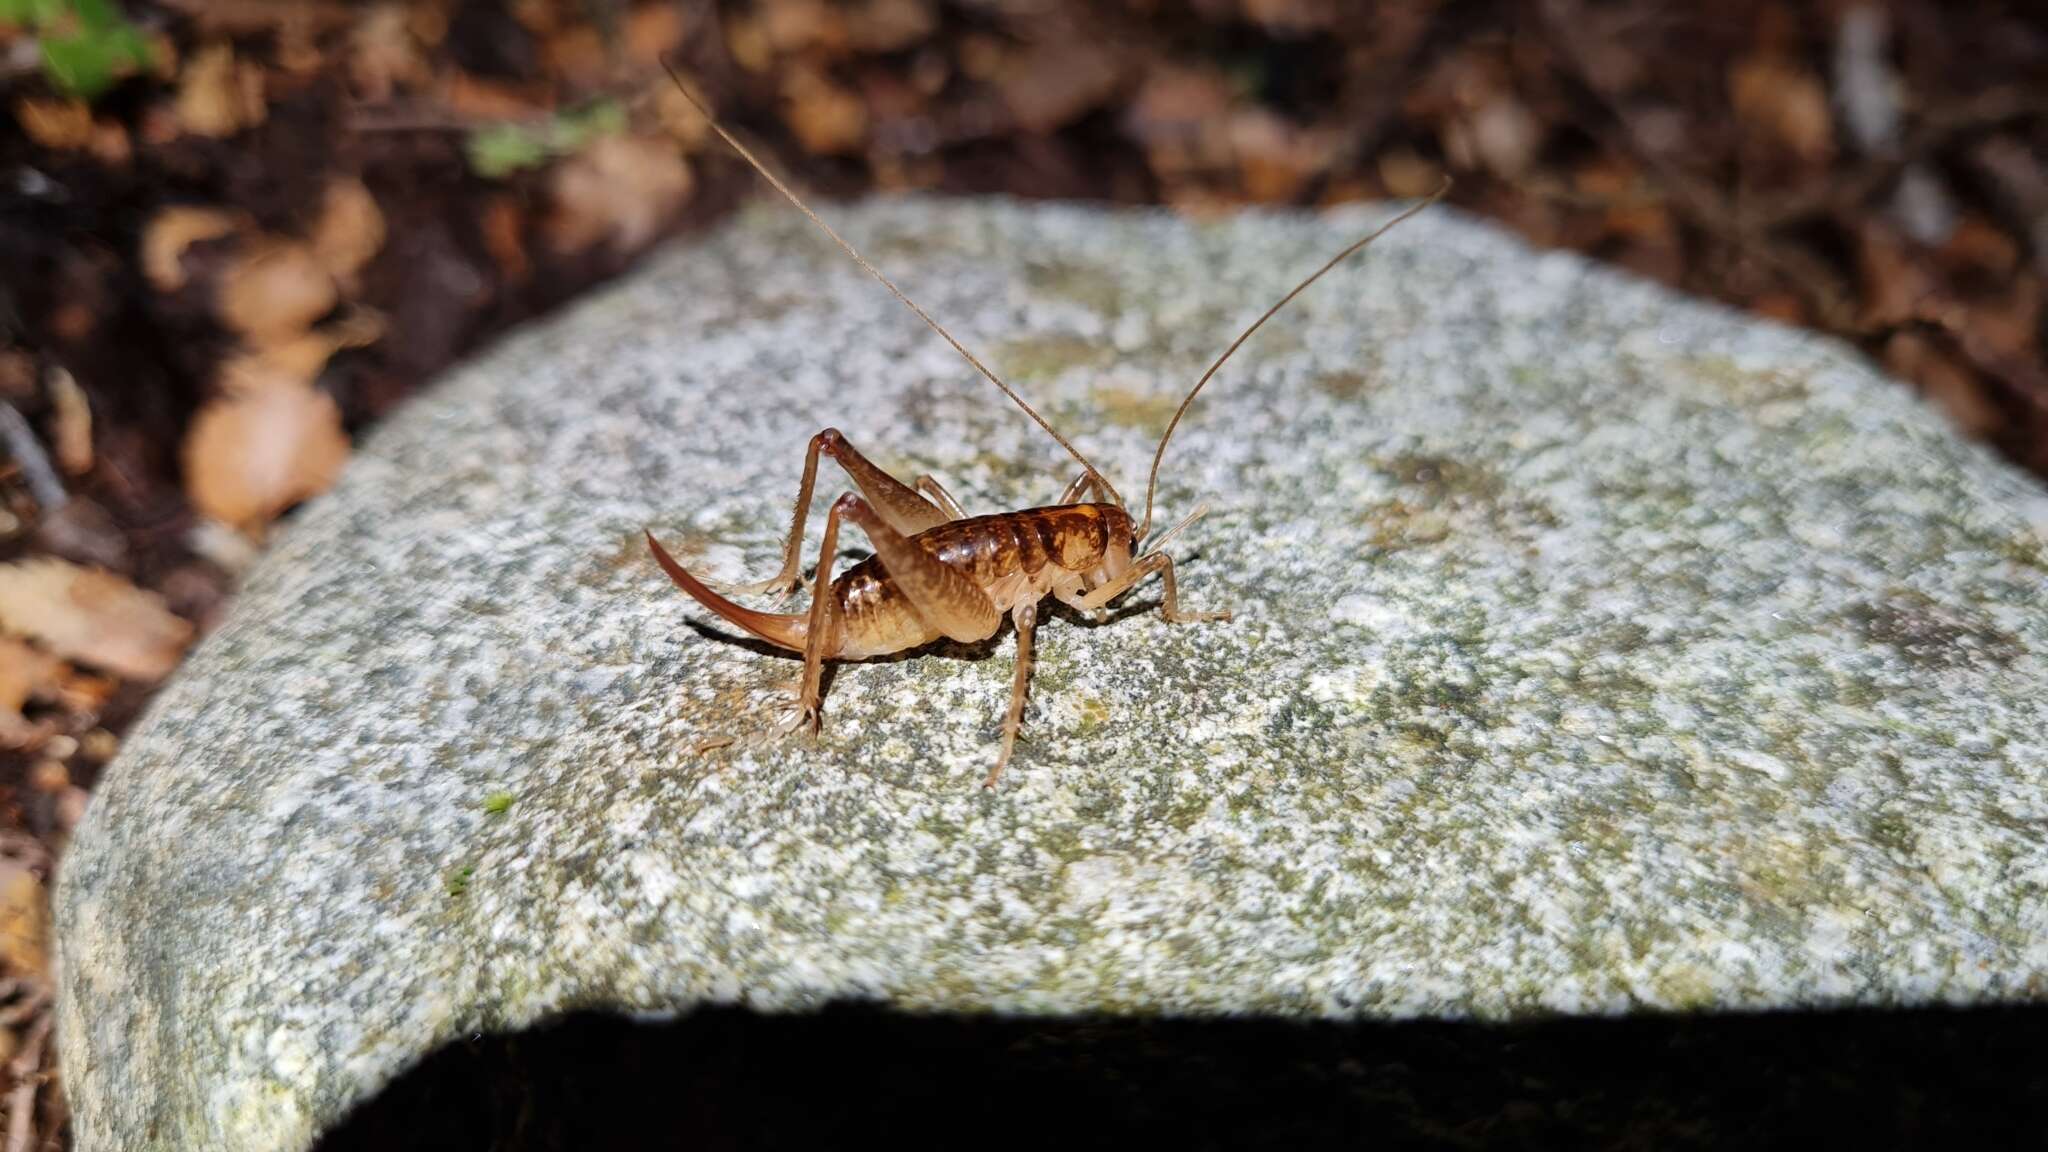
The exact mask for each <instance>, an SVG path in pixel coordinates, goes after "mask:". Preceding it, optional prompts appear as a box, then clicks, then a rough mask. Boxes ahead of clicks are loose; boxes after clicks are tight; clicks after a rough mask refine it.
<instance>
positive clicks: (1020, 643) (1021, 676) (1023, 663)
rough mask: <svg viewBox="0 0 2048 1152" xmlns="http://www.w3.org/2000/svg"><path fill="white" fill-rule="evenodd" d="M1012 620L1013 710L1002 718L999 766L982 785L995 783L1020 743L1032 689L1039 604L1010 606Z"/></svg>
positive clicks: (987, 786)
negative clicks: (1014, 656)
mask: <svg viewBox="0 0 2048 1152" xmlns="http://www.w3.org/2000/svg"><path fill="white" fill-rule="evenodd" d="M1010 620H1011V621H1012V622H1013V623H1015V624H1016V625H1017V671H1016V674H1015V675H1014V676H1012V677H1011V679H1010V713H1009V715H1008V716H1005V717H1004V718H1003V751H1002V754H1001V755H999V756H997V757H996V766H995V767H993V768H991V769H989V770H988V779H986V780H983V781H982V782H981V786H982V787H983V788H993V787H995V786H996V777H998V776H1001V775H1002V774H1003V767H1004V766H1005V765H1007V764H1008V763H1009V762H1010V753H1011V751H1012V750H1013V749H1015V748H1016V747H1017V730H1018V729H1019V728H1022V727H1023V726H1024V697H1025V694H1026V693H1028V692H1029V691H1030V689H1031V640H1032V634H1033V633H1034V632H1035V631H1037V627H1038V605H1037V604H1036V603H1028V604H1019V605H1017V606H1016V607H1015V608H1013V609H1011V610H1010Z"/></svg>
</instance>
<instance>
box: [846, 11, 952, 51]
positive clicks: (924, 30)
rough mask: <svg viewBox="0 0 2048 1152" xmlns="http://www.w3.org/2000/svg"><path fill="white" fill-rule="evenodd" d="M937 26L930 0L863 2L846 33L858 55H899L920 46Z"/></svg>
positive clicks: (936, 15)
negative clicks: (864, 53)
mask: <svg viewBox="0 0 2048 1152" xmlns="http://www.w3.org/2000/svg"><path fill="white" fill-rule="evenodd" d="M938 26H939V14H938V12H936V11H935V10H934V9H933V6H932V2H931V0H866V3H864V4H862V5H861V6H860V8H859V10H858V11H857V12H855V14H854V17H853V19H852V20H851V21H849V22H848V25H847V29H846V31H847V35H848V37H849V38H850V40H851V42H852V44H853V46H854V47H855V48H857V49H859V50H860V51H862V52H900V51H902V50H904V49H905V48H913V47H916V46H917V45H919V44H922V43H924V41H925V39H926V38H927V37H929V36H930V35H931V34H932V33H933V32H934V31H935V30H937V28H938Z"/></svg>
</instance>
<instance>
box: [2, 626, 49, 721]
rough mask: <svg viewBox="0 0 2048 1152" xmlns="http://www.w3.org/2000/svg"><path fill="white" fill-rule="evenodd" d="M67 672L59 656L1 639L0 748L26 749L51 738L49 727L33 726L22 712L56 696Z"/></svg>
mask: <svg viewBox="0 0 2048 1152" xmlns="http://www.w3.org/2000/svg"><path fill="white" fill-rule="evenodd" d="M63 670H64V665H63V662H62V661H60V660H58V659H57V658H56V657H55V656H52V655H50V654H49V653H47V652H44V651H43V650H41V649H39V648H35V647H33V646H31V645H29V644H25V643H23V642H22V641H20V640H14V639H10V638H8V637H5V636H0V748H21V747H25V746H28V745H32V744H34V743H36V742H37V741H39V740H41V739H42V738H43V737H45V736H47V735H48V734H49V731H48V728H47V726H46V725H41V724H32V723H30V722H29V721H28V719H27V718H26V717H24V716H23V715H22V713H21V710H22V708H23V707H24V706H26V705H27V704H28V702H29V701H30V700H37V699H47V698H49V697H51V696H52V695H54V694H55V693H56V691H57V687H58V683H59V680H58V677H59V675H60V674H61V673H62V672H63Z"/></svg>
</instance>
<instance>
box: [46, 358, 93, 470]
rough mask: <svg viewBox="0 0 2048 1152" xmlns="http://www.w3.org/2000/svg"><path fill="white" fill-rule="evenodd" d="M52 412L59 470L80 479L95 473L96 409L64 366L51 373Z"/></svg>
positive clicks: (54, 368)
mask: <svg viewBox="0 0 2048 1152" xmlns="http://www.w3.org/2000/svg"><path fill="white" fill-rule="evenodd" d="M49 382H50V408H51V411H52V413H53V423H54V425H55V432H56V435H55V437H54V439H55V440H56V442H57V444H56V447H57V466H58V467H59V468H62V469H63V470H64V471H65V472H66V473H67V474H69V475H72V476H78V475H81V474H83V473H85V472H89V471H91V470H92V405H91V404H90V403H89V402H88V401H87V400H86V398H85V389H83V388H80V387H79V386H78V381H77V380H75V379H73V378H72V376H71V373H69V372H66V371H65V370H64V369H63V368H62V367H61V366H58V367H53V368H51V369H50V376H49Z"/></svg>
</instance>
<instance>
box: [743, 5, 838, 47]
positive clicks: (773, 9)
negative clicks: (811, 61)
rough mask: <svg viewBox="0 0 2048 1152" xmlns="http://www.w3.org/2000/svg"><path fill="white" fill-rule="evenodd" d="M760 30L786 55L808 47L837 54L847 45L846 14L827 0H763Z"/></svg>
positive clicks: (758, 10)
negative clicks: (826, 0)
mask: <svg viewBox="0 0 2048 1152" xmlns="http://www.w3.org/2000/svg"><path fill="white" fill-rule="evenodd" d="M754 7H755V11H757V12H759V13H760V18H761V32H762V34H763V35H765V36H766V37H767V38H768V43H769V45H770V46H772V47H773V48H774V49H775V51H777V52H779V53H781V54H783V55H785V56H787V55H791V54H794V53H798V52H804V51H806V50H809V49H817V50H819V51H820V52H821V53H824V54H828V55H837V54H838V53H839V51H841V50H842V49H843V48H844V46H845V44H846V19H845V14H844V13H842V12H839V11H837V10H836V9H835V7H834V6H833V5H831V4H827V3H826V2H825V0H761V2H760V3H758V4H756V5H755V6H754Z"/></svg>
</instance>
